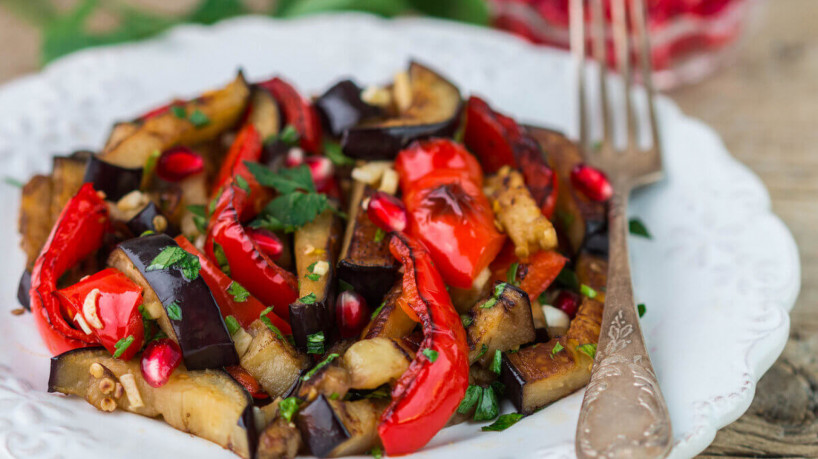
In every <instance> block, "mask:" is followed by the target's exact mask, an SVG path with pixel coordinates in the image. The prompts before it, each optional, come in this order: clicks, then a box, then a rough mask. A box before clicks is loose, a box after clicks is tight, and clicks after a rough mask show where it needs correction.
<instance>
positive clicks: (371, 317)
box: [369, 300, 386, 319]
mask: <svg viewBox="0 0 818 459" xmlns="http://www.w3.org/2000/svg"><path fill="white" fill-rule="evenodd" d="M384 306H386V300H383V301H382V302H381V305H380V306H378V309H376V310H375V311H373V312H372V315H371V316H370V317H369V318H370V319H375V317H378V314H380V312H381V309H383V307H384Z"/></svg>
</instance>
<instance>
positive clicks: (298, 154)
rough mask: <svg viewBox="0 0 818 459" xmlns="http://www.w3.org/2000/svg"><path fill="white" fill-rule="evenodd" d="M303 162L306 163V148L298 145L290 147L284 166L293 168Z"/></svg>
mask: <svg viewBox="0 0 818 459" xmlns="http://www.w3.org/2000/svg"><path fill="white" fill-rule="evenodd" d="M302 164H304V150H302V149H300V148H298V147H294V148H290V149H289V150H288V151H287V156H286V157H285V158H284V167H287V168H291V167H297V166H300V165H302Z"/></svg>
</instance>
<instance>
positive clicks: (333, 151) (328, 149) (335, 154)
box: [324, 141, 355, 166]
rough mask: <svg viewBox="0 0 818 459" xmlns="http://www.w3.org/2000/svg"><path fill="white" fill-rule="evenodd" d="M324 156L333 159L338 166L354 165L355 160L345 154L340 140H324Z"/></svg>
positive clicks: (333, 162)
mask: <svg viewBox="0 0 818 459" xmlns="http://www.w3.org/2000/svg"><path fill="white" fill-rule="evenodd" d="M324 156H326V157H327V158H329V160H330V161H332V164H335V165H336V166H353V165H355V160H354V159H352V158H350V157H349V156H347V155H345V154H344V152H343V151H342V150H341V145H340V144H339V143H338V142H331V141H325V142H324Z"/></svg>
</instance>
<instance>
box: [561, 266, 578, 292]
mask: <svg viewBox="0 0 818 459" xmlns="http://www.w3.org/2000/svg"><path fill="white" fill-rule="evenodd" d="M555 280H556V282H558V283H559V284H562V285H563V286H565V287H568V288H570V289H572V290H577V289H579V278H578V277H577V273H575V272H574V271H573V270H572V269H571V268H569V267H567V266H566V267H564V268H562V271H560V273H559V274H558V275H557V278H556V279H555Z"/></svg>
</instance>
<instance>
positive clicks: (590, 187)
mask: <svg viewBox="0 0 818 459" xmlns="http://www.w3.org/2000/svg"><path fill="white" fill-rule="evenodd" d="M571 183H572V184H573V185H574V188H576V189H578V190H579V191H581V192H582V194H584V195H585V196H587V197H588V199H591V200H593V201H607V200H608V199H611V196H613V187H612V186H611V182H610V181H608V177H607V176H605V174H604V173H603V172H602V171H600V170H599V169H595V168H593V167H591V166H589V165H587V164H577V165H576V166H574V169H572V170H571Z"/></svg>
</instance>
